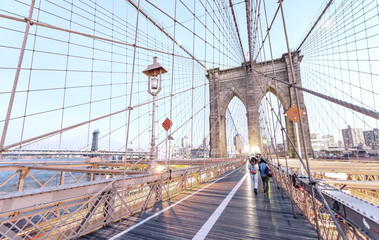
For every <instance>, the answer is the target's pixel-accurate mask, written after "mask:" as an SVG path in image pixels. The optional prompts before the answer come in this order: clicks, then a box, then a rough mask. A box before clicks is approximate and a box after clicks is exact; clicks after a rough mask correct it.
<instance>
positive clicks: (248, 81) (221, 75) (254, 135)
mask: <svg viewBox="0 0 379 240" xmlns="http://www.w3.org/2000/svg"><path fill="white" fill-rule="evenodd" d="M301 59H302V57H301V56H299V52H294V53H293V57H292V62H293V65H294V69H295V76H296V80H297V84H298V85H301V78H300V62H301ZM248 65H250V63H249V64H248ZM274 66H275V77H277V78H279V79H281V80H284V81H287V82H290V79H292V77H291V76H292V75H291V74H290V73H291V72H290V62H289V58H288V54H283V56H282V58H280V59H275V60H274ZM250 67H251V68H249V67H246V65H245V66H241V67H237V68H232V69H227V70H222V71H221V70H220V69H219V68H215V69H210V70H208V75H207V77H208V79H209V91H210V99H211V103H210V111H211V112H210V121H209V123H210V130H211V134H210V142H211V156H212V157H226V156H227V152H226V129H225V114H226V108H227V106H228V104H229V102H230V101H231V100H232V98H233V97H235V96H237V97H238V98H239V99H240V100H241V101H242V103H243V104H244V105H245V107H246V112H247V114H246V115H247V121H248V134H249V146H250V148H251V147H253V146H258V147H261V137H260V125H259V112H258V109H259V105H260V102H261V100H262V98H263V97H264V95H265V94H266V93H267V92H268V91H270V92H272V93H273V94H275V95H276V96H277V97H278V98H279V100H280V102H281V103H282V105H283V108H284V110H285V111H286V110H287V109H288V108H289V107H290V106H291V105H292V104H294V103H295V102H296V101H295V100H296V98H295V94H294V90H293V88H290V87H289V86H288V85H287V84H284V83H280V82H279V83H278V82H274V81H273V80H272V81H270V80H269V79H268V78H266V77H263V76H262V75H261V74H259V73H260V72H266V75H268V76H274V74H273V72H274V71H273V69H272V65H271V61H270V62H267V63H256V62H253V63H251V66H250ZM252 69H253V70H252ZM291 82H292V80H291ZM298 96H299V102H300V108H302V109H304V110H306V107H305V104H304V96H303V94H302V92H300V91H298ZM212 99H215V100H213V101H212ZM285 121H286V129H287V132H288V134H289V136H290V139H291V140H292V141H293V142H295V141H296V138H295V137H296V134H295V130H294V124H293V123H292V122H291V121H290V120H288V119H285ZM303 126H304V128H305V129H307V130H306V131H305V141H306V143H307V144H306V145H307V148H308V149H307V150H308V153H310V155H311V154H312V151H311V144H310V134H309V125H308V118H307V116H305V117H304V118H303ZM288 149H289V150H290V155H291V157H294V151H293V149H292V148H288ZM302 152H304V149H302Z"/></svg>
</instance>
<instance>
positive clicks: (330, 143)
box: [322, 135, 337, 148]
mask: <svg viewBox="0 0 379 240" xmlns="http://www.w3.org/2000/svg"><path fill="white" fill-rule="evenodd" d="M322 138H323V139H324V140H325V142H326V145H327V146H328V148H330V147H332V148H333V147H337V144H336V141H335V140H334V136H333V135H324V136H323V137H322Z"/></svg>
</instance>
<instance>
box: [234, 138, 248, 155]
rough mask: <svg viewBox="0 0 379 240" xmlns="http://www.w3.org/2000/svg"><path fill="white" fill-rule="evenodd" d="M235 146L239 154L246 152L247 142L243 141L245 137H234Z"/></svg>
mask: <svg viewBox="0 0 379 240" xmlns="http://www.w3.org/2000/svg"><path fill="white" fill-rule="evenodd" d="M233 140H234V146H235V147H236V150H237V152H238V153H241V152H242V151H243V150H244V146H245V140H244V139H243V136H242V135H241V134H239V133H237V134H236V135H235V136H234V139H233Z"/></svg>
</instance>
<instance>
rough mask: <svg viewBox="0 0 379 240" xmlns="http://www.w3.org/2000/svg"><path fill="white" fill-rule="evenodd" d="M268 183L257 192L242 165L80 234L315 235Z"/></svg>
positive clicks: (105, 236)
mask: <svg viewBox="0 0 379 240" xmlns="http://www.w3.org/2000/svg"><path fill="white" fill-rule="evenodd" d="M270 186H271V188H270V192H269V196H265V195H264V194H263V189H262V182H260V183H259V190H258V195H254V191H253V188H252V182H251V177H250V174H249V173H248V171H247V167H246V166H243V167H241V168H238V169H236V170H234V171H233V172H231V173H228V174H227V175H226V176H224V177H223V178H221V179H216V180H215V181H213V182H208V183H206V184H204V185H201V186H198V187H197V188H196V189H192V190H191V191H188V192H186V193H184V194H181V195H180V196H177V197H175V198H173V199H171V201H170V202H163V203H160V204H157V205H156V206H154V207H153V208H151V209H147V210H146V211H145V212H141V213H139V214H136V215H134V216H132V217H130V218H128V219H127V220H124V221H123V222H122V223H121V224H120V223H118V222H117V223H115V224H113V225H110V226H107V227H105V228H102V229H100V230H98V231H95V232H93V233H91V234H88V235H86V236H83V237H82V239H228V240H230V239H265V240H266V239H317V234H316V232H315V231H314V230H313V229H312V227H311V225H310V224H309V223H308V221H307V220H306V219H305V218H304V217H303V216H302V215H301V214H300V213H299V212H298V213H297V214H298V218H297V219H294V218H293V216H292V212H291V204H290V201H289V198H288V197H287V196H284V199H282V194H281V191H280V190H279V189H277V188H276V186H274V182H273V180H272V179H271V180H270Z"/></svg>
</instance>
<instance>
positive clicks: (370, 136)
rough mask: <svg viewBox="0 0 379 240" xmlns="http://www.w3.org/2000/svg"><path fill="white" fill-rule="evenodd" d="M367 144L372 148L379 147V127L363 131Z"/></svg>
mask: <svg viewBox="0 0 379 240" xmlns="http://www.w3.org/2000/svg"><path fill="white" fill-rule="evenodd" d="M363 136H364V138H365V144H366V146H368V147H371V148H372V149H378V146H379V129H377V128H374V129H373V130H370V131H363Z"/></svg>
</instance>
